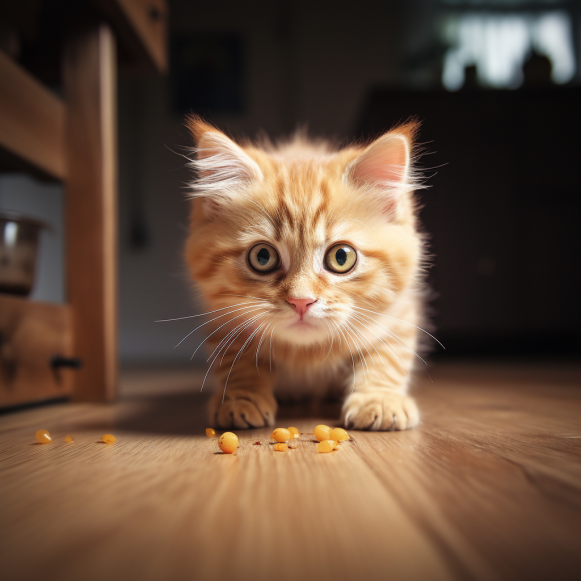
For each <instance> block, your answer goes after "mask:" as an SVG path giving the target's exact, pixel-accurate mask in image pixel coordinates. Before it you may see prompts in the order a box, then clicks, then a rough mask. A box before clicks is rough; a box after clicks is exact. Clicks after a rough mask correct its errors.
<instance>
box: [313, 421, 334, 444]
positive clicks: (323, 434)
mask: <svg viewBox="0 0 581 581" xmlns="http://www.w3.org/2000/svg"><path fill="white" fill-rule="evenodd" d="M313 434H314V435H315V438H316V439H317V440H318V441H319V442H322V441H323V440H328V439H329V437H330V435H331V428H330V427H329V426H325V425H324V424H320V425H318V426H317V427H316V428H315V429H314V430H313Z"/></svg>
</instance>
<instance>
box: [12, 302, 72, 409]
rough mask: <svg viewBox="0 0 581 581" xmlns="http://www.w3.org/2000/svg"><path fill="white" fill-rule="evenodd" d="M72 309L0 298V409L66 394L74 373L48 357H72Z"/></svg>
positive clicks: (70, 388) (70, 389)
mask: <svg viewBox="0 0 581 581" xmlns="http://www.w3.org/2000/svg"><path fill="white" fill-rule="evenodd" d="M72 327H73V325H72V317H71V309H70V308H69V307H68V306H67V305H54V304H48V303H38V302H32V301H29V300H26V299H22V298H18V297H11V296H7V295H0V406H6V405H15V404H20V403H25V402H31V401H38V400H43V399H49V398H54V397H63V396H66V395H69V394H70V393H71V392H72V389H73V372H71V371H70V370H68V369H58V370H54V369H52V368H51V364H50V362H51V358H52V357H54V356H55V355H61V356H63V357H71V356H72V355H73V352H72V350H73V335H72V332H73V329H72Z"/></svg>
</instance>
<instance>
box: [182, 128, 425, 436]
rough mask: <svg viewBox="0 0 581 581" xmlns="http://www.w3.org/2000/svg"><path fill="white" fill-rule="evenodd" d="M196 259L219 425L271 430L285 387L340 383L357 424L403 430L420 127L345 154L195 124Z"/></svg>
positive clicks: (418, 259)
mask: <svg viewBox="0 0 581 581" xmlns="http://www.w3.org/2000/svg"><path fill="white" fill-rule="evenodd" d="M188 127H189V129H190V130H191V133H192V135H193V137H194V141H195V144H196V147H195V149H194V153H195V159H194V160H192V162H191V166H192V168H193V169H194V170H195V174H196V178H195V180H194V182H193V183H192V184H191V190H192V193H191V197H192V199H193V207H192V213H191V225H190V235H189V238H188V241H187V244H186V259H187V263H188V265H189V269H190V272H191V276H192V277H193V279H194V280H195V282H196V283H197V286H198V288H199V289H200V290H201V293H202V296H203V298H204V300H205V302H206V304H207V305H208V307H209V308H208V310H209V311H212V312H213V314H212V317H215V319H214V320H213V321H212V322H211V323H209V325H208V326H207V327H206V328H207V329H208V328H210V327H211V328H210V330H209V331H208V333H209V334H210V336H209V337H208V338H207V339H206V344H207V345H208V346H209V347H210V350H212V353H213V355H212V357H211V361H212V362H213V364H212V369H213V371H214V373H215V374H216V376H217V379H218V390H217V392H216V394H215V396H214V397H213V399H212V402H211V404H210V409H209V415H210V421H211V422H212V424H213V425H215V426H217V427H220V428H224V429H225V428H257V427H262V426H267V425H269V426H270V425H273V423H274V420H275V416H276V410H277V403H276V400H275V397H274V390H275V388H281V387H282V388H284V389H289V388H290V389H293V390H295V391H297V392H305V391H306V392H309V391H310V392H313V391H315V390H318V391H321V390H323V389H326V388H327V387H329V386H333V385H334V386H339V387H340V388H341V389H342V390H343V392H344V394H345V400H344V404H343V408H342V418H341V421H342V423H343V425H345V427H347V428H355V429H369V430H405V429H408V428H412V427H414V426H415V425H417V423H418V421H419V414H418V409H417V406H416V404H415V402H414V400H413V399H411V398H410V397H408V396H407V395H406V393H407V389H408V382H409V378H410V373H411V370H412V367H413V364H414V358H415V357H416V354H415V349H416V343H417V337H416V334H417V331H418V328H417V327H416V325H418V322H419V320H420V317H421V307H422V305H421V300H420V290H421V289H420V284H419V279H420V276H419V275H420V266H421V264H422V260H423V255H422V237H421V235H420V234H419V233H418V231H417V228H416V216H415V206H414V200H413V197H412V192H413V190H414V189H416V188H417V187H418V183H417V179H416V176H415V173H414V171H413V168H412V155H411V152H412V146H413V138H414V135H415V132H416V128H417V126H416V124H414V123H408V124H406V125H403V126H400V127H398V128H396V129H394V130H392V131H390V132H388V133H386V134H384V135H382V136H381V137H379V138H378V139H377V140H375V141H374V142H373V143H371V144H370V145H367V146H361V145H353V146H349V147H346V148H343V149H341V150H338V151H334V150H333V149H332V147H331V146H330V145H326V144H325V143H323V142H320V143H312V142H309V141H307V140H306V139H304V138H302V137H296V138H295V139H294V140H292V141H290V142H288V143H286V144H282V145H278V146H272V145H265V146H257V145H253V144H250V143H245V144H237V143H235V142H234V141H232V140H231V139H229V138H228V137H226V135H224V134H223V133H222V132H220V131H219V130H217V129H215V128H214V127H212V126H210V125H208V124H207V123H205V122H204V121H202V120H201V119H199V118H198V117H191V118H189V119H188Z"/></svg>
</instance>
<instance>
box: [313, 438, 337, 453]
mask: <svg viewBox="0 0 581 581" xmlns="http://www.w3.org/2000/svg"><path fill="white" fill-rule="evenodd" d="M336 447H337V442H335V440H322V441H321V442H319V443H318V444H317V452H319V454H326V453H327V452H332V451H333V450H334V449H335V448H336Z"/></svg>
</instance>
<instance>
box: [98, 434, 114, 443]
mask: <svg viewBox="0 0 581 581" xmlns="http://www.w3.org/2000/svg"><path fill="white" fill-rule="evenodd" d="M101 440H103V442H105V444H114V443H115V442H116V441H117V438H116V437H115V436H114V435H113V434H105V435H104V436H103V437H102V438H101Z"/></svg>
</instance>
